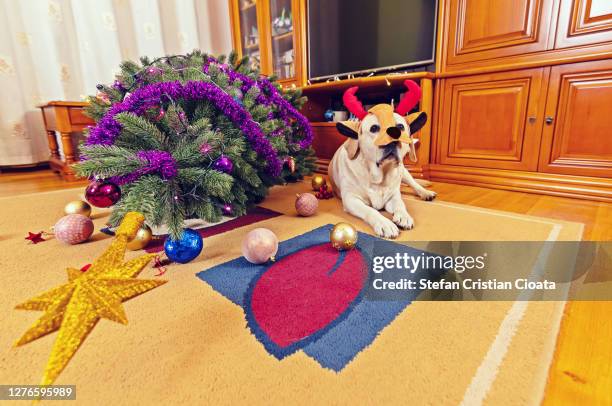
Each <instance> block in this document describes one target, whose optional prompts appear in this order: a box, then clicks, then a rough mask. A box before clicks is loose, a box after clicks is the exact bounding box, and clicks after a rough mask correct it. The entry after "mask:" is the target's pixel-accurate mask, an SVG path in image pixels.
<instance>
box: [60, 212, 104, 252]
mask: <svg viewBox="0 0 612 406" xmlns="http://www.w3.org/2000/svg"><path fill="white" fill-rule="evenodd" d="M93 231H94V225H93V222H92V221H91V219H90V218H89V217H85V216H83V215H82V214H69V215H67V216H64V217H62V218H61V219H59V220H58V221H57V223H55V226H53V233H55V238H57V239H58V240H60V241H61V242H64V243H66V244H73V245H74V244H79V243H82V242H84V241H87V239H88V238H89V237H91V235H92V234H93Z"/></svg>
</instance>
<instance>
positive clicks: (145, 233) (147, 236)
mask: <svg viewBox="0 0 612 406" xmlns="http://www.w3.org/2000/svg"><path fill="white" fill-rule="evenodd" d="M152 239H153V232H152V231H151V227H149V226H148V225H146V224H143V225H142V227H140V229H138V231H137V232H136V235H135V236H134V238H131V239H130V240H129V241H128V244H127V247H128V249H129V250H131V251H138V250H141V249H143V248H144V247H146V246H147V245H148V244H149V243H150V242H151V240H152Z"/></svg>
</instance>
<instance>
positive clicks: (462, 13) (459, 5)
mask: <svg viewBox="0 0 612 406" xmlns="http://www.w3.org/2000/svg"><path fill="white" fill-rule="evenodd" d="M448 4H449V7H450V10H449V13H450V14H449V16H450V21H449V23H450V28H449V33H448V49H447V63H448V64H449V65H453V64H461V63H467V62H473V61H482V60H486V59H494V58H501V57H505V56H510V55H520V54H526V53H532V52H538V51H544V50H546V49H547V48H548V33H549V30H550V26H551V19H552V16H553V0H449V2H448Z"/></svg>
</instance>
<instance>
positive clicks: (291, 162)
mask: <svg viewBox="0 0 612 406" xmlns="http://www.w3.org/2000/svg"><path fill="white" fill-rule="evenodd" d="M284 164H285V166H286V167H287V169H289V172H291V173H295V158H294V157H292V156H288V157H287V158H285V160H284Z"/></svg>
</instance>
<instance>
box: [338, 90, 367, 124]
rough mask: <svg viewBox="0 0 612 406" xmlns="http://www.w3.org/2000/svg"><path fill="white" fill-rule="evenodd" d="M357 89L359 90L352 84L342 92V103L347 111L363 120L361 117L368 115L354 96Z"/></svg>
mask: <svg viewBox="0 0 612 406" xmlns="http://www.w3.org/2000/svg"><path fill="white" fill-rule="evenodd" d="M357 90H359V88H358V87H357V86H353V87H351V88H349V89H347V90H346V92H344V95H343V96H342V101H343V102H344V105H345V106H346V108H347V109H348V111H350V112H351V113H353V114H354V115H355V117H357V118H358V119H360V120H363V118H364V117H365V116H367V115H368V112H367V111H365V109H364V108H363V105H362V104H361V102H360V101H359V99H357V97H356V96H355V93H357Z"/></svg>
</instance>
